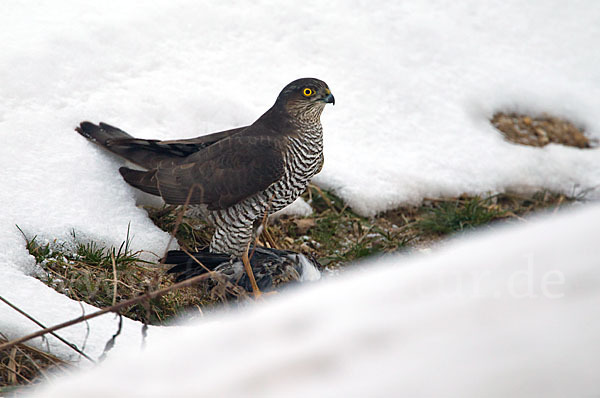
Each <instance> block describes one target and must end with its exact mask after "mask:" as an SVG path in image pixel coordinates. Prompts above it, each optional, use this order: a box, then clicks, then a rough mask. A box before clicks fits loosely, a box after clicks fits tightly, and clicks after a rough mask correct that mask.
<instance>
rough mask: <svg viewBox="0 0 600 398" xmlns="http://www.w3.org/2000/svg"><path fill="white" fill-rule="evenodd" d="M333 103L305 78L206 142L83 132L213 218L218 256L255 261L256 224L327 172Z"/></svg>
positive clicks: (129, 172)
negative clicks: (327, 126)
mask: <svg viewBox="0 0 600 398" xmlns="http://www.w3.org/2000/svg"><path fill="white" fill-rule="evenodd" d="M328 103H332V104H334V103H335V100H334V97H333V95H332V94H331V91H330V90H329V88H328V87H327V84H325V82H323V81H321V80H318V79H314V78H305V79H298V80H295V81H293V82H291V83H290V84H288V85H287V86H285V87H284V89H283V90H282V91H281V93H279V96H278V97H277V100H276V101H275V104H274V105H273V106H272V107H271V108H270V109H269V110H268V111H266V112H265V113H264V114H263V115H262V116H261V117H259V118H258V119H257V120H256V121H255V122H254V123H252V124H251V125H249V126H244V127H239V128H236V129H232V130H227V131H222V132H218V133H213V134H209V135H205V136H201V137H198V138H192V139H182V140H173V141H159V140H147V139H138V138H133V137H132V136H131V135H129V134H127V133H126V132H124V131H122V130H120V129H118V128H116V127H113V126H110V125H108V124H105V123H100V124H99V125H95V124H92V123H90V122H82V123H81V124H80V126H79V127H78V128H76V131H77V132H78V133H80V134H81V135H83V136H84V137H86V138H88V139H89V140H91V141H93V142H94V143H96V144H98V145H100V146H102V147H103V148H105V149H107V150H109V151H111V152H113V153H115V154H117V155H119V156H121V157H123V158H125V159H127V160H128V161H130V162H132V163H134V164H136V165H137V166H140V167H141V168H143V169H144V170H143V171H140V170H134V169H131V168H127V167H121V168H120V169H119V171H120V173H121V175H122V176H123V178H124V179H125V181H127V183H129V184H130V185H132V186H134V187H136V188H138V189H140V190H142V191H144V192H147V193H150V194H152V195H157V196H160V197H162V199H163V200H164V201H165V202H166V203H168V204H173V205H183V204H185V203H188V204H189V205H190V210H192V211H197V214H199V215H206V217H207V218H208V219H209V220H210V221H211V222H212V223H213V224H214V225H215V233H214V235H213V237H212V240H211V243H210V251H211V252H213V253H225V254H229V255H233V256H236V257H242V259H244V256H245V257H246V260H247V253H248V246H249V243H250V241H251V239H252V235H253V226H254V223H255V221H260V220H261V219H262V218H263V216H264V214H265V213H266V212H268V213H273V212H275V211H277V210H280V209H282V208H284V207H285V206H287V205H289V204H290V203H292V202H293V201H294V200H295V199H296V198H297V197H298V196H299V195H300V194H302V193H303V192H304V190H305V189H306V186H307V185H308V182H309V181H310V179H311V178H312V177H313V176H314V175H315V174H317V173H318V172H319V171H320V170H321V168H322V167H323V128H322V126H321V121H320V117H321V113H322V112H323V109H324V107H325V105H326V104H328ZM244 265H245V266H246V271H247V272H248V274H249V276H250V273H251V268H250V263H249V261H244ZM251 278H252V279H253V277H252V276H251ZM255 291H257V289H255Z"/></svg>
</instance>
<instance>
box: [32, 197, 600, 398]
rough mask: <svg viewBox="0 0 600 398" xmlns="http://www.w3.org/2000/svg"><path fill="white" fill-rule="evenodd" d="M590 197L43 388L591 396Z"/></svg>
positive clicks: (108, 392)
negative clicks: (580, 203) (584, 204)
mask: <svg viewBox="0 0 600 398" xmlns="http://www.w3.org/2000/svg"><path fill="white" fill-rule="evenodd" d="M599 235H600V206H598V205H595V206H588V207H583V208H580V209H578V210H577V211H568V212H567V211H565V212H564V213H562V214H560V215H559V216H554V217H549V216H546V217H544V218H542V219H539V220H536V221H535V222H531V223H529V224H522V225H516V226H511V227H510V228H507V227H505V228H501V229H500V230H496V231H493V232H491V233H480V234H472V235H471V236H467V237H465V238H462V239H460V240H458V241H455V242H451V243H449V244H447V245H446V247H444V248H443V249H440V250H438V251H437V252H436V253H435V254H430V255H420V256H411V257H402V256H394V257H391V258H388V259H387V260H385V261H382V262H380V263H378V264H365V265H364V266H363V267H361V268H358V269H356V270H355V271H354V272H351V273H349V274H346V275H345V276H343V277H340V278H336V279H329V280H326V281H324V282H322V283H320V284H318V285H312V286H308V287H306V288H303V289H297V290H295V291H292V292H289V291H288V292H286V293H282V294H280V295H279V296H275V297H271V298H269V299H268V301H267V302H265V303H262V304H261V305H255V306H254V307H253V308H251V309H249V310H246V311H243V312H233V313H228V314H221V315H214V316H213V317H206V318H204V319H203V320H202V321H201V322H199V323H195V324H192V325H189V326H187V327H185V328H177V329H176V330H173V329H171V330H168V331H165V333H164V334H162V335H161V336H157V337H156V339H155V340H153V343H152V344H150V345H148V346H147V348H146V349H145V350H144V351H141V352H140V349H139V348H138V347H137V346H134V347H132V348H130V349H129V350H128V352H121V353H120V354H118V355H114V356H111V357H109V358H108V359H107V360H106V361H105V362H103V363H102V364H101V365H100V366H98V367H96V368H94V369H92V370H90V371H86V372H82V373H79V374H77V375H73V376H70V377H63V378H61V379H59V380H57V381H55V382H54V383H52V384H49V385H46V386H44V387H43V388H42V389H40V390H39V391H38V392H37V395H36V396H39V397H48V398H50V397H78V396H86V397H105V396H122V397H131V396H143V397H159V396H165V395H169V396H181V397H184V396H185V397H192V396H266V397H275V396H286V397H288V396H289V397H296V396H297V397H303V396H410V397H412V396H446V397H450V396H456V397H464V396H476V397H480V396H485V397H496V396H497V397H506V396H544V397H553V396H557V397H564V396H596V395H598V393H599V392H600V387H599V386H598V380H597V371H598V369H599V368H600V341H599V338H598V336H600V318H599V317H598V316H597V315H598V308H600V289H598V287H599V286H600V268H599V267H598V258H600V248H599V247H598V245H597V237H598V236H599Z"/></svg>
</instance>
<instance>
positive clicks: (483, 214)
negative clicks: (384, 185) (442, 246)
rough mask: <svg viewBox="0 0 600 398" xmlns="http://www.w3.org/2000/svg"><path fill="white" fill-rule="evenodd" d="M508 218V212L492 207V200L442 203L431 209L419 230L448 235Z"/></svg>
mask: <svg viewBox="0 0 600 398" xmlns="http://www.w3.org/2000/svg"><path fill="white" fill-rule="evenodd" d="M504 217H506V211H504V210H501V209H498V208H497V207H496V206H494V205H492V203H491V199H490V198H486V199H481V198H480V197H473V198H469V199H467V200H465V201H464V202H462V203H461V202H460V201H453V202H442V203H440V204H438V205H437V206H436V207H434V208H432V209H430V210H429V211H428V213H427V214H426V215H425V216H424V217H423V218H422V219H420V220H419V221H417V228H418V229H419V230H420V231H421V232H422V233H425V234H437V235H447V234H450V233H453V232H458V231H463V230H465V229H471V228H475V227H477V226H480V225H483V224H488V223H490V222H491V221H493V220H497V219H500V218H504Z"/></svg>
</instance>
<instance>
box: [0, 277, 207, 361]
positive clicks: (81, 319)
mask: <svg viewBox="0 0 600 398" xmlns="http://www.w3.org/2000/svg"><path fill="white" fill-rule="evenodd" d="M209 276H210V274H202V275H197V276H194V277H193V278H190V279H186V280H185V281H181V282H178V283H175V284H174V285H171V286H168V287H165V288H162V289H159V290H155V291H153V292H148V293H146V294H144V295H142V296H138V297H135V298H132V299H129V300H125V301H121V302H120V303H118V304H115V305H112V306H110V307H106V308H102V309H101V310H98V311H96V312H92V313H90V314H88V315H85V316H80V317H77V318H74V319H71V320H70V321H66V322H63V323H60V324H58V325H54V326H52V327H49V328H45V329H43V330H39V331H37V332H35V333H31V334H28V335H27V336H23V337H19V338H18V339H14V340H11V341H9V342H6V343H3V344H0V351H2V350H6V349H8V348H10V347H12V346H14V345H16V344H20V343H23V342H25V341H28V340H31V339H33V338H36V337H40V336H43V335H45V334H48V333H51V332H54V331H56V330H59V329H64V328H66V327H69V326H72V325H75V324H77V323H80V322H84V321H87V320H88V319H92V318H96V317H98V316H100V315H104V314H106V313H108V312H117V311H119V310H120V309H121V308H125V307H128V306H130V305H133V304H137V303H139V302H140V301H143V300H150V299H153V298H156V297H160V296H162V295H164V294H166V293H168V292H170V291H171V290H175V289H179V288H182V287H186V286H190V285H193V284H194V283H196V282H199V281H201V280H204V279H207V278H208V277H209Z"/></svg>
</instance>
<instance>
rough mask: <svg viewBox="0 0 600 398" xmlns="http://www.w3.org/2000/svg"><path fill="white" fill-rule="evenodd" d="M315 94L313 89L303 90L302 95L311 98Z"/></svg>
mask: <svg viewBox="0 0 600 398" xmlns="http://www.w3.org/2000/svg"><path fill="white" fill-rule="evenodd" d="M314 93H315V92H314V91H313V89H312V88H308V87H307V88H305V89H304V90H302V94H304V96H305V97H310V96H311V95H313V94H314Z"/></svg>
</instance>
